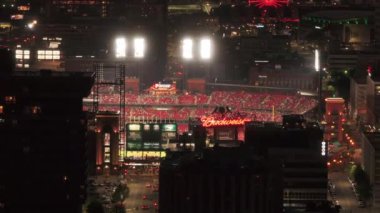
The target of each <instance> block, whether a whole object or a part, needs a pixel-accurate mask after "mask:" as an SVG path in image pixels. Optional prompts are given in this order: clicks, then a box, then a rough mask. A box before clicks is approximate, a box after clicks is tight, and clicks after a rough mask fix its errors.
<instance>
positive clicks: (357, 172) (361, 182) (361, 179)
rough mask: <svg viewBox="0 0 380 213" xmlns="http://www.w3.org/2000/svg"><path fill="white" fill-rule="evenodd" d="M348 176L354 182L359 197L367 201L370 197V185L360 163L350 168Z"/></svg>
mask: <svg viewBox="0 0 380 213" xmlns="http://www.w3.org/2000/svg"><path fill="white" fill-rule="evenodd" d="M350 178H351V179H353V180H354V181H355V182H356V190H357V192H358V194H359V196H360V198H361V199H363V200H365V201H367V200H369V199H371V197H372V187H371V184H370V182H369V178H368V175H367V173H365V171H364V170H363V168H362V167H361V166H360V165H353V166H352V167H351V169H350Z"/></svg>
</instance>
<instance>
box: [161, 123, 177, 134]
mask: <svg viewBox="0 0 380 213" xmlns="http://www.w3.org/2000/svg"><path fill="white" fill-rule="evenodd" d="M162 131H164V132H166V131H168V132H173V131H176V125H175V124H165V125H163V126H162Z"/></svg>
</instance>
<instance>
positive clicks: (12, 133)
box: [0, 71, 94, 213]
mask: <svg viewBox="0 0 380 213" xmlns="http://www.w3.org/2000/svg"><path fill="white" fill-rule="evenodd" d="M93 81H94V79H93V77H92V76H91V75H89V74H88V75H84V74H82V73H75V74H74V73H55V72H49V71H41V72H21V71H20V72H14V73H8V74H6V73H1V75H0V138H1V140H0V161H1V164H0V166H1V170H0V204H1V205H0V212H7V213H24V212H25V213H26V212H39V213H45V212H46V213H48V212H58V213H67V212H72V213H76V212H77V213H79V212H82V204H83V202H84V200H85V199H86V178H87V175H86V158H85V142H86V131H87V120H86V116H85V114H84V113H83V111H82V99H83V97H86V96H87V95H88V94H89V93H90V88H91V86H92V84H93Z"/></svg>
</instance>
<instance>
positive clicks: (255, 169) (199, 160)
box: [159, 146, 282, 213]
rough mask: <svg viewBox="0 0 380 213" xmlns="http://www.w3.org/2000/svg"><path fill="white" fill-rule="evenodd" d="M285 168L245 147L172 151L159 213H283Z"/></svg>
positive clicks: (162, 169)
mask: <svg viewBox="0 0 380 213" xmlns="http://www.w3.org/2000/svg"><path fill="white" fill-rule="evenodd" d="M279 166H280V164H271V162H266V161H263V160H255V159H254V158H253V157H252V155H251V154H250V150H248V149H246V147H243V146H241V147H218V146H215V147H213V148H212V149H205V150H203V151H200V152H170V151H169V152H168V153H167V157H166V159H165V160H164V161H163V162H161V165H160V177H159V182H160V187H159V190H160V191H159V193H160V197H159V205H160V209H159V210H160V212H166V213H178V212H181V213H182V212H188V213H192V212H210V213H216V212H218V213H227V212H228V213H232V212H235V213H238V212H268V213H278V212H282V177H281V173H280V167H279Z"/></svg>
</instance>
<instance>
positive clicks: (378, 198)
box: [361, 126, 380, 207]
mask: <svg viewBox="0 0 380 213" xmlns="http://www.w3.org/2000/svg"><path fill="white" fill-rule="evenodd" d="M361 141H362V143H361V148H362V152H363V154H362V159H361V160H362V162H361V164H362V167H363V169H364V171H365V172H366V173H367V174H368V178H369V182H370V185H371V186H372V199H371V200H370V202H372V206H373V207H380V131H379V129H378V128H376V127H371V126H366V127H364V128H363V131H362V132H361Z"/></svg>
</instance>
